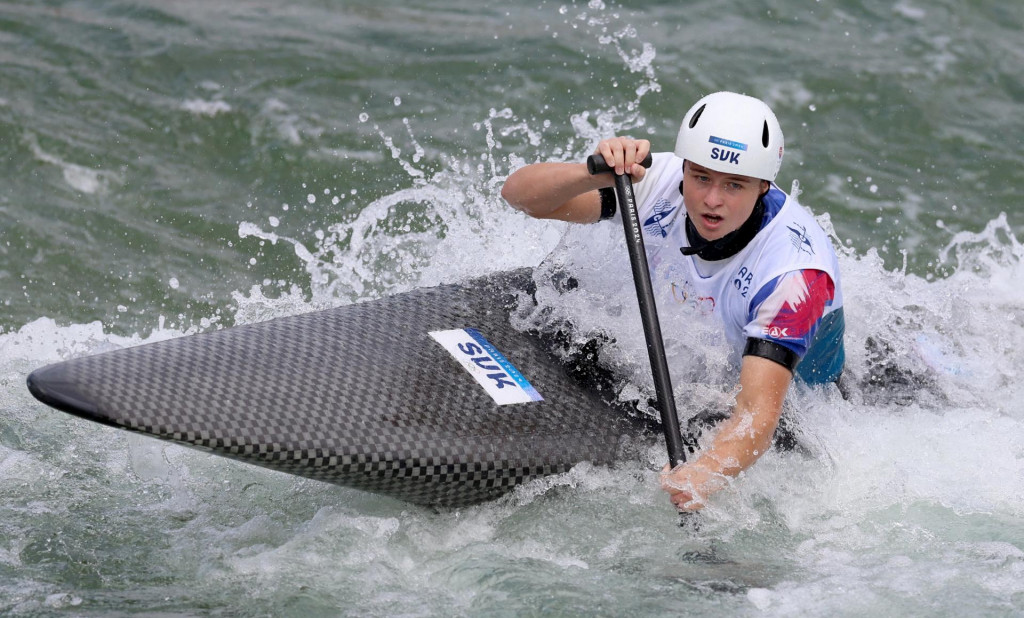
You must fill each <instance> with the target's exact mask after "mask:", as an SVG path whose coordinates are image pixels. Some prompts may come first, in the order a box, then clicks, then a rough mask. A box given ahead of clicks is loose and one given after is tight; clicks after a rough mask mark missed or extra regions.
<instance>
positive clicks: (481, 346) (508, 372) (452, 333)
mask: <svg viewBox="0 0 1024 618" xmlns="http://www.w3.org/2000/svg"><path fill="white" fill-rule="evenodd" d="M430 336H431V337H433V338H434V340H435V341H437V342H438V343H440V344H441V345H442V346H443V347H444V349H446V350H448V353H449V354H451V355H452V356H453V357H454V358H455V360H456V361H458V363H459V364H460V365H462V366H463V367H464V368H465V369H466V371H468V372H469V374H470V375H471V376H473V379H475V380H476V381H477V383H478V384H480V386H482V387H483V388H484V390H485V391H487V394H488V395H490V396H491V399H494V402H495V403H496V404H498V405H506V404H510V403H527V402H530V401H543V400H544V398H543V397H541V396H540V393H538V392H537V389H535V388H533V385H531V384H530V382H529V381H527V379H526V378H525V377H523V374H521V373H519V370H518V369H516V368H515V367H514V366H513V365H512V363H510V362H509V361H508V359H507V358H505V356H504V355H503V354H502V353H501V352H499V351H498V349H497V348H495V347H494V346H493V345H491V343H490V342H489V341H487V339H485V338H484V336H483V335H481V334H480V332H479V331H477V330H476V329H475V328H460V329H455V330H438V331H433V332H431V333H430Z"/></svg>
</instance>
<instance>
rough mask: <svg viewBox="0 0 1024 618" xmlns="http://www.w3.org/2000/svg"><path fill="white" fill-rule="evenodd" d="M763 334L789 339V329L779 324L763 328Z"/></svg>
mask: <svg viewBox="0 0 1024 618" xmlns="http://www.w3.org/2000/svg"><path fill="white" fill-rule="evenodd" d="M761 334H762V335H764V336H765V337H771V338H772V339H788V338H789V329H788V328H784V327H779V326H769V327H767V328H764V329H762V330H761Z"/></svg>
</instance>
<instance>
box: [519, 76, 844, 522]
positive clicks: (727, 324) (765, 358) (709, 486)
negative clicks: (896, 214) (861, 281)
mask: <svg viewBox="0 0 1024 618" xmlns="http://www.w3.org/2000/svg"><path fill="white" fill-rule="evenodd" d="M650 149H651V144H650V142H649V141H647V140H643V139H633V138H630V137H614V138H611V139H606V140H603V141H602V142H600V144H598V146H597V149H596V153H597V154H601V155H602V156H604V158H605V161H607V162H608V163H609V165H611V166H612V167H613V168H614V170H615V173H616V174H629V175H630V177H631V178H632V181H633V182H634V183H635V187H634V192H635V195H636V203H637V208H638V211H639V215H640V221H641V222H642V225H643V230H644V232H643V233H644V242H645V245H646V249H647V257H648V264H649V266H650V270H651V279H652V283H653V285H654V286H655V288H656V291H659V292H658V298H659V299H672V300H674V301H675V302H670V303H665V302H660V303H659V308H658V309H659V313H660V315H661V321H662V325H663V328H664V326H665V324H666V323H667V322H671V321H673V320H685V319H697V318H699V317H701V316H704V317H705V318H708V317H709V318H710V319H712V320H714V321H715V323H716V324H718V325H720V327H721V328H722V330H723V333H724V336H725V338H726V339H727V340H728V341H729V342H730V343H731V344H732V346H733V348H735V350H736V352H737V357H738V358H740V362H739V390H738V392H737V394H736V399H735V404H734V405H733V408H732V410H731V413H730V414H729V416H728V418H727V419H726V420H724V421H722V422H721V423H720V424H719V425H718V428H717V431H716V433H714V435H713V437H711V438H710V443H709V444H708V445H706V447H705V448H704V449H703V450H702V451H701V452H700V453H699V454H698V456H697V457H696V458H695V459H692V460H691V461H689V462H687V463H686V464H683V465H681V466H678V467H676V468H674V469H670V468H669V466H666V468H665V470H664V472H663V474H662V487H663V488H664V489H665V490H666V491H667V492H668V493H669V495H670V497H671V500H672V503H673V504H675V505H676V508H678V509H679V510H681V511H696V510H699V509H701V508H703V507H704V506H705V505H706V504H707V500H708V497H709V496H710V495H711V494H713V493H714V492H715V491H718V490H719V489H722V488H723V487H725V486H726V485H728V483H729V478H730V477H735V476H736V475H737V474H739V473H740V472H742V471H743V470H745V469H746V468H748V467H749V466H751V465H752V464H753V463H754V462H755V461H757V459H758V458H759V457H760V456H761V455H762V454H764V453H765V451H767V450H768V448H769V447H770V446H771V444H772V438H773V436H774V434H775V431H776V428H777V427H778V425H779V419H780V417H781V415H782V408H783V402H784V400H785V397H786V393H787V392H788V390H789V386H790V383H791V382H792V381H793V380H794V379H796V380H798V381H801V382H804V383H807V384H809V385H818V384H825V383H828V382H834V381H836V380H838V377H839V373H840V371H841V370H842V368H843V362H844V358H845V356H844V348H843V331H844V321H843V309H842V306H843V297H842V291H841V288H840V282H839V266H838V261H837V259H836V254H835V251H834V248H833V247H832V244H831V242H830V241H829V238H828V236H827V235H826V234H825V232H824V231H823V230H822V229H821V227H820V226H819V225H818V223H817V222H816V221H815V219H814V217H813V216H812V215H811V214H810V213H809V212H808V211H807V210H806V209H804V208H803V207H802V206H801V205H800V204H799V203H797V201H796V199H794V198H793V197H791V196H789V195H787V194H786V193H784V192H783V191H782V190H781V189H780V188H779V187H778V186H777V185H775V183H774V181H775V178H776V176H777V175H778V172H779V166H780V164H781V163H782V155H783V136H782V129H781V128H780V126H779V122H778V120H777V119H776V117H775V114H774V113H773V112H772V111H771V109H770V108H769V107H768V106H767V105H766V104H765V103H764V102H763V101H761V100H759V99H755V98H752V97H749V96H745V95H741V94H736V93H732V92H718V93H715V94H711V95H708V96H706V97H704V98H702V99H701V100H700V101H698V102H697V103H696V104H695V105H694V106H693V107H692V108H691V109H690V110H689V111H688V112H687V113H686V116H685V117H684V118H683V123H682V125H681V127H680V129H679V134H678V137H677V139H676V145H675V150H674V152H665V153H655V154H654V155H653V163H652V165H651V167H650V169H645V168H644V167H643V166H641V165H640V162H641V161H643V160H644V159H645V158H646V157H647V155H648V154H649V153H650ZM613 186H614V178H613V177H612V175H611V174H597V175H591V174H590V173H588V171H587V168H586V165H585V164H582V163H562V162H540V163H534V164H532V165H527V166H525V167H523V168H520V169H519V170H517V171H515V172H514V173H513V174H511V175H510V176H509V177H508V179H507V180H506V182H505V185H504V187H503V188H502V197H504V198H505V200H506V201H508V202H509V204H511V205H512V206H513V207H514V208H516V209H518V210H521V211H523V212H525V213H526V214H528V215H530V216H532V217H536V218H541V219H559V220H563V221H571V222H577V223H593V222H597V221H600V220H602V219H609V218H612V217H615V216H616V210H617V208H616V200H615V192H614V189H613V188H612V187H613Z"/></svg>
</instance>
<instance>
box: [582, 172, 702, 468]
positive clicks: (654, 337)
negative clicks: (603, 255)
mask: <svg viewBox="0 0 1024 618" xmlns="http://www.w3.org/2000/svg"><path fill="white" fill-rule="evenodd" d="M651 161H652V159H651V156H650V155H647V158H646V159H644V160H643V161H642V162H641V163H640V165H643V166H644V167H650V166H651ZM587 171H589V172H590V173H591V174H604V173H612V174H614V175H615V197H616V198H617V199H618V202H619V211H620V212H621V213H622V227H623V229H625V231H626V248H627V249H628V250H629V263H630V266H632V268H633V283H634V284H635V285H636V298H637V300H638V301H639V302H640V319H641V320H642V321H643V325H644V336H645V337H646V339H647V354H648V356H649V357H650V359H651V373H652V374H653V377H654V391H655V393H656V394H657V397H658V411H659V412H660V413H661V426H662V429H663V430H664V432H665V446H666V447H667V448H668V461H669V463H670V464H671V465H672V467H673V468H674V467H676V466H678V465H679V464H682V463H686V452H685V450H684V448H683V440H682V438H681V437H680V435H679V417H678V415H677V414H676V400H675V397H674V396H673V394H672V378H671V376H669V372H668V361H667V360H665V342H664V341H663V340H662V338H661V324H660V323H659V322H658V309H657V307H656V306H655V304H654V291H653V289H652V287H651V273H650V271H649V270H648V267H647V253H646V251H645V250H644V239H643V234H642V233H641V232H642V228H641V227H640V218H639V215H638V214H637V210H636V198H635V197H634V195H633V181H632V180H630V178H629V175H628V174H615V170H614V169H613V168H611V167H609V166H608V164H607V163H606V162H605V160H604V157H602V156H601V155H599V154H595V155H590V157H588V158H587Z"/></svg>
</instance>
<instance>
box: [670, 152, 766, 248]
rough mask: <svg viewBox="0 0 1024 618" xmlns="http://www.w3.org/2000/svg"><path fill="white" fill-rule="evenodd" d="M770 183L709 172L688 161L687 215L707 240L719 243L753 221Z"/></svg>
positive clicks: (685, 185) (685, 180)
mask: <svg viewBox="0 0 1024 618" xmlns="http://www.w3.org/2000/svg"><path fill="white" fill-rule="evenodd" d="M768 187H769V184H768V182H767V181H764V180H760V179H757V178H753V177H751V176H739V175H737V174H726V173H723V172H716V171H714V170H709V169H708V168H706V167H703V166H701V165H697V164H696V163H693V162H690V161H687V162H686V163H685V164H684V166H683V201H684V202H685V203H686V214H687V215H689V217H690V220H691V221H693V225H694V227H696V228H697V232H698V233H699V234H700V235H701V237H702V238H704V239H705V240H718V239H719V238H721V237H723V236H725V235H726V234H728V233H729V232H734V231H736V230H738V229H739V228H740V226H741V225H743V222H744V221H746V220H747V219H748V218H750V213H752V212H753V211H754V206H755V205H756V204H757V198H758V196H759V195H761V194H762V193H763V192H765V191H767V190H768Z"/></svg>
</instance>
